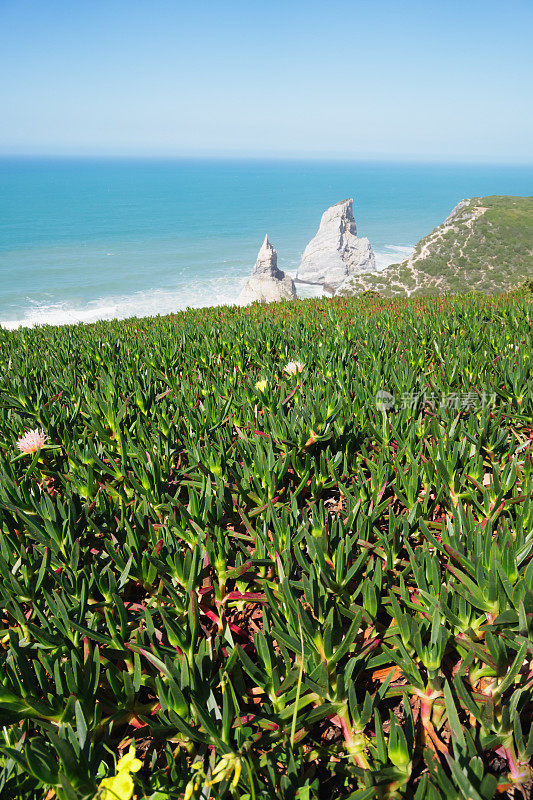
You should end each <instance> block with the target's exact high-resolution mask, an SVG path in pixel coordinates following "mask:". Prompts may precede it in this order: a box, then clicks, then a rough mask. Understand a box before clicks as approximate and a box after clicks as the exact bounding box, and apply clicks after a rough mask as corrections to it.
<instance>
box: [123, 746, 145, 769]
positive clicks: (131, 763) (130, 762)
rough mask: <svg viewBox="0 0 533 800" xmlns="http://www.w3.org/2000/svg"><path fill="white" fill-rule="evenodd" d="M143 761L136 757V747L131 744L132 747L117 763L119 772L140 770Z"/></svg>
mask: <svg viewBox="0 0 533 800" xmlns="http://www.w3.org/2000/svg"><path fill="white" fill-rule="evenodd" d="M142 765H143V762H142V761H141V760H140V759H139V758H135V747H134V745H130V749H129V750H128V752H127V753H126V755H125V756H122V758H121V759H120V760H119V762H118V764H117V772H139V770H140V768H141V767H142Z"/></svg>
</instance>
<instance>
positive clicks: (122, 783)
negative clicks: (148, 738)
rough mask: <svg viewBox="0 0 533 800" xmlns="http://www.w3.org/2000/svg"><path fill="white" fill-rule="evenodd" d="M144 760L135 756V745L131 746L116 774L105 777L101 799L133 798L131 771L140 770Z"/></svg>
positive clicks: (120, 760) (120, 762) (99, 795)
mask: <svg viewBox="0 0 533 800" xmlns="http://www.w3.org/2000/svg"><path fill="white" fill-rule="evenodd" d="M141 767H142V761H140V759H138V758H136V757H135V747H134V745H131V746H130V749H129V750H128V752H127V753H126V755H124V756H122V758H121V759H119V761H118V763H117V771H116V775H113V776H111V777H109V778H104V779H103V780H102V781H100V785H99V787H98V788H99V790H100V792H99V794H98V799H99V800H131V797H132V796H133V789H134V784H133V778H132V777H131V774H130V773H131V772H138V771H139V770H140V768H141Z"/></svg>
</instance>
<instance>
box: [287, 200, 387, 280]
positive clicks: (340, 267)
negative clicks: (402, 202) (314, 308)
mask: <svg viewBox="0 0 533 800" xmlns="http://www.w3.org/2000/svg"><path fill="white" fill-rule="evenodd" d="M375 267H376V261H375V257H374V252H373V250H372V247H371V246H370V242H369V241H368V239H366V238H359V237H358V236H357V227H356V224H355V219H354V216H353V199H352V198H350V199H348V200H343V201H342V202H341V203H337V204H336V205H334V206H331V207H330V208H328V209H327V210H326V211H324V213H323V214H322V219H321V221H320V227H319V229H318V232H317V234H316V236H315V237H314V238H313V239H311V241H310V242H309V244H308V245H307V247H306V248H305V250H304V253H303V255H302V260H301V263H300V266H299V267H298V271H297V273H296V280H297V281H302V282H303V283H315V284H320V285H322V286H324V288H325V289H326V290H327V291H329V292H331V293H335V292H336V291H337V290H338V289H340V287H341V286H342V285H343V283H344V282H345V281H346V280H348V279H350V278H351V277H353V276H354V275H356V274H358V273H360V272H369V271H372V270H374V269H375Z"/></svg>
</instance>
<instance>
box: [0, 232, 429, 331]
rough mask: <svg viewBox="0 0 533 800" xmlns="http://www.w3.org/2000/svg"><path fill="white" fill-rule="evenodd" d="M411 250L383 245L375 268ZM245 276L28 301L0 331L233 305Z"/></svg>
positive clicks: (304, 290) (301, 292) (302, 288)
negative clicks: (88, 296) (77, 298)
mask: <svg viewBox="0 0 533 800" xmlns="http://www.w3.org/2000/svg"><path fill="white" fill-rule="evenodd" d="M412 249H413V248H412V247H403V246H397V245H387V246H386V247H385V248H384V249H383V250H381V251H377V252H376V267H377V269H378V270H382V269H385V267H387V266H388V265H389V264H394V263H397V262H399V261H403V260H404V259H405V258H407V257H408V256H409V255H410V253H411V252H412ZM286 271H287V272H288V273H289V275H292V277H294V275H295V274H296V270H295V269H294V267H293V268H292V269H291V268H286ZM246 278H247V276H243V277H237V276H235V275H231V276H229V277H218V278H215V279H205V278H204V279H201V280H198V281H196V282H189V283H187V284H184V285H182V286H178V287H175V288H173V289H148V290H146V291H137V292H133V293H131V294H124V295H119V294H116V295H110V296H109V297H100V298H97V299H95V300H90V301H87V302H80V303H74V302H46V301H43V302H38V301H35V300H33V299H30V298H28V299H27V301H26V305H25V306H24V307H20V308H17V309H13V312H12V314H11V315H9V316H7V317H6V318H5V319H0V325H1V326H2V327H3V328H8V329H10V330H13V329H15V328H18V327H20V326H24V327H32V326H34V325H73V324H77V323H91V322H97V321H98V320H109V319H126V318H127V317H151V316H156V315H158V314H160V315H163V314H171V313H173V312H176V311H183V310H185V309H186V308H205V307H207V306H221V305H233V304H235V303H236V301H237V298H238V296H239V293H240V291H241V289H242V287H243V285H244V283H245V282H246ZM297 291H298V296H299V297H302V298H303V297H318V296H321V295H323V294H324V292H323V291H322V289H321V287H320V286H308V285H304V284H298V287H297ZM4 314H5V312H4Z"/></svg>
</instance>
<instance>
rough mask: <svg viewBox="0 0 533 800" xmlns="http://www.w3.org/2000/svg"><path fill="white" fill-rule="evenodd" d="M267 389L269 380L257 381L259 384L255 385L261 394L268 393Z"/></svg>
mask: <svg viewBox="0 0 533 800" xmlns="http://www.w3.org/2000/svg"><path fill="white" fill-rule="evenodd" d="M267 387H268V381H267V380H263V381H257V383H256V384H255V388H256V389H259V391H260V392H266V390H267Z"/></svg>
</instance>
